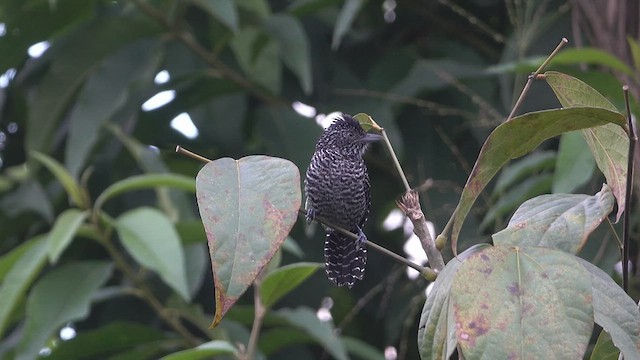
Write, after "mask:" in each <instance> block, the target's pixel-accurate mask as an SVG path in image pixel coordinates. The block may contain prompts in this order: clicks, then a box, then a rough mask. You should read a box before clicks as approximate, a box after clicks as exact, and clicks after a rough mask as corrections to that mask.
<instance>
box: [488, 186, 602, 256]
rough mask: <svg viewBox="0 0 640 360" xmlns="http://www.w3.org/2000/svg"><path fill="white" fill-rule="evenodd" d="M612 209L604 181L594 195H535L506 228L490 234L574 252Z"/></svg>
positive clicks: (500, 240)
mask: <svg viewBox="0 0 640 360" xmlns="http://www.w3.org/2000/svg"><path fill="white" fill-rule="evenodd" d="M611 210H613V195H612V194H611V188H609V186H607V184H604V185H603V186H602V190H600V192H598V193H597V194H595V195H593V196H588V195H574V194H553V195H541V196H537V197H535V198H533V199H531V200H528V201H526V202H525V203H524V204H522V205H521V206H520V207H519V208H518V210H517V211H516V213H515V214H513V217H512V218H511V220H510V221H509V225H508V226H507V228H506V229H504V230H502V231H500V232H498V233H497V234H493V242H494V244H495V245H504V246H530V247H546V248H550V249H558V250H562V251H565V252H568V253H570V254H574V255H575V254H577V253H578V251H580V249H581V248H582V247H583V246H584V243H585V241H587V238H588V236H589V234H591V233H592V232H593V231H594V230H595V229H596V228H597V227H598V225H600V223H601V222H602V221H603V220H604V219H606V218H607V215H608V214H609V213H610V212H611Z"/></svg>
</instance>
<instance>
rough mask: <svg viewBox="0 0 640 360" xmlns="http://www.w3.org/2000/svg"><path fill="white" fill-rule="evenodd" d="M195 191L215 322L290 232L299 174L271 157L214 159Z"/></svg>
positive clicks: (297, 203) (297, 201) (298, 195)
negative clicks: (204, 235)
mask: <svg viewBox="0 0 640 360" xmlns="http://www.w3.org/2000/svg"><path fill="white" fill-rule="evenodd" d="M196 196H197V199H198V208H199V209H200V216H201V217H202V222H203V224H204V228H205V230H206V233H207V239H208V244H209V255H210V257H211V266H212V268H213V279H214V283H215V301H216V312H215V316H214V319H213V323H212V324H211V326H212V327H214V326H216V325H217V324H218V323H219V322H220V320H222V317H223V316H224V314H225V313H226V312H227V311H228V310H229V309H230V308H231V306H233V304H235V303H236V301H237V300H238V298H239V297H240V296H241V295H242V294H243V293H244V292H245V291H246V290H247V288H248V287H249V286H250V285H251V284H252V283H253V281H254V280H255V278H256V276H258V274H259V273H260V271H261V270H262V268H263V267H264V266H265V265H266V264H267V263H268V262H269V261H270V260H271V258H272V257H273V255H274V254H275V253H276V251H277V250H278V249H279V248H280V246H281V245H282V243H283V242H284V240H285V238H286V236H287V234H289V231H290V230H291V227H292V226H293V224H294V223H295V221H296V218H297V214H298V209H299V208H300V203H301V193H300V173H299V171H298V168H297V167H296V166H295V165H294V164H293V163H292V162H290V161H288V160H284V159H279V158H274V157H269V156H248V157H244V158H242V159H240V160H234V159H230V158H223V159H218V160H215V161H212V162H210V163H208V164H207V165H205V166H204V167H203V168H202V169H201V170H200V172H199V173H198V176H197V177H196Z"/></svg>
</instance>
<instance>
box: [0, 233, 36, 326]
mask: <svg viewBox="0 0 640 360" xmlns="http://www.w3.org/2000/svg"><path fill="white" fill-rule="evenodd" d="M34 244H36V242H35V241H34V239H31V240H27V241H24V242H22V243H20V244H18V246H16V247H14V248H13V249H11V251H9V252H8V253H6V254H2V256H0V283H2V281H3V280H4V277H5V276H6V275H7V273H8V272H9V270H11V269H12V268H13V265H14V264H15V263H16V262H17V261H18V260H20V258H21V257H22V255H23V254H24V253H25V252H26V251H27V250H29V249H31V247H32V246H33V245H34ZM0 335H2V334H0Z"/></svg>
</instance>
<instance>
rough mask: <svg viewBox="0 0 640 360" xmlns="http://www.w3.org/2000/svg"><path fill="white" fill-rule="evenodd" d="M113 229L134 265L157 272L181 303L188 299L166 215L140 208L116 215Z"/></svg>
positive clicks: (181, 261) (175, 235) (181, 259)
mask: <svg viewBox="0 0 640 360" xmlns="http://www.w3.org/2000/svg"><path fill="white" fill-rule="evenodd" d="M115 225H116V228H117V230H118V234H119V235H120V239H121V240H122V244H123V245H124V247H125V248H126V249H127V251H128V252H129V254H131V256H133V258H134V259H136V261H138V262H139V263H140V264H142V265H143V266H144V267H147V268H149V269H151V270H154V271H155V272H157V273H158V274H159V275H160V277H161V278H162V280H164V282H165V283H167V285H169V286H170V287H171V288H173V289H174V290H175V291H176V292H177V293H178V294H180V296H182V298H183V299H185V300H187V301H188V300H189V299H191V296H190V294H189V289H188V285H187V274H186V268H185V263H184V251H183V249H182V244H181V243H180V238H179V237H178V233H177V232H176V229H175V228H174V227H173V224H172V223H171V221H170V220H169V219H168V218H167V217H166V215H164V214H163V213H161V212H160V211H158V210H156V209H154V208H147V207H142V208H138V209H135V210H131V211H127V212H126V213H124V214H122V215H120V216H119V217H118V219H117V220H116V223H115Z"/></svg>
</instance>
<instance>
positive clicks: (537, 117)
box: [447, 107, 626, 253]
mask: <svg viewBox="0 0 640 360" xmlns="http://www.w3.org/2000/svg"><path fill="white" fill-rule="evenodd" d="M625 121H626V120H625V118H624V116H622V115H620V114H619V113H617V112H613V111H610V110H607V109H602V108H595V107H575V108H570V109H555V110H545V111H538V112H532V113H528V114H525V115H521V116H518V117H515V118H513V119H511V120H510V121H508V122H506V123H504V124H502V125H500V126H498V127H497V128H495V129H494V130H493V132H492V133H491V135H489V138H487V140H486V141H485V143H484V145H483V146H482V149H481V150H480V155H478V160H477V161H476V163H475V165H474V166H473V170H471V174H470V175H469V179H468V180H467V184H466V185H465V186H464V189H463V190H462V195H461V197H460V202H459V203H458V206H457V207H456V210H455V211H454V213H453V216H452V217H451V219H449V223H448V224H447V228H451V247H452V249H453V252H454V253H457V243H458V236H459V235H460V229H461V228H462V224H463V223H464V219H465V218H466V217H467V214H468V213H469V210H470V209H471V206H472V205H473V203H474V202H475V201H476V199H477V198H478V196H479V195H480V193H481V192H482V190H484V188H485V187H486V186H487V184H488V183H489V181H491V179H493V177H494V176H495V175H496V173H497V172H498V171H499V170H500V169H501V168H502V167H503V166H504V165H505V164H506V163H507V162H508V161H509V160H511V159H515V158H518V157H521V156H523V155H525V154H527V153H529V152H531V151H532V150H533V149H535V148H536V147H537V146H538V145H540V143H542V142H543V141H545V140H547V139H550V138H552V137H554V136H558V135H560V134H562V133H565V132H568V131H573V130H580V129H587V128H591V127H594V126H601V125H605V124H611V125H615V126H624V124H625ZM614 194H615V192H614Z"/></svg>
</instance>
